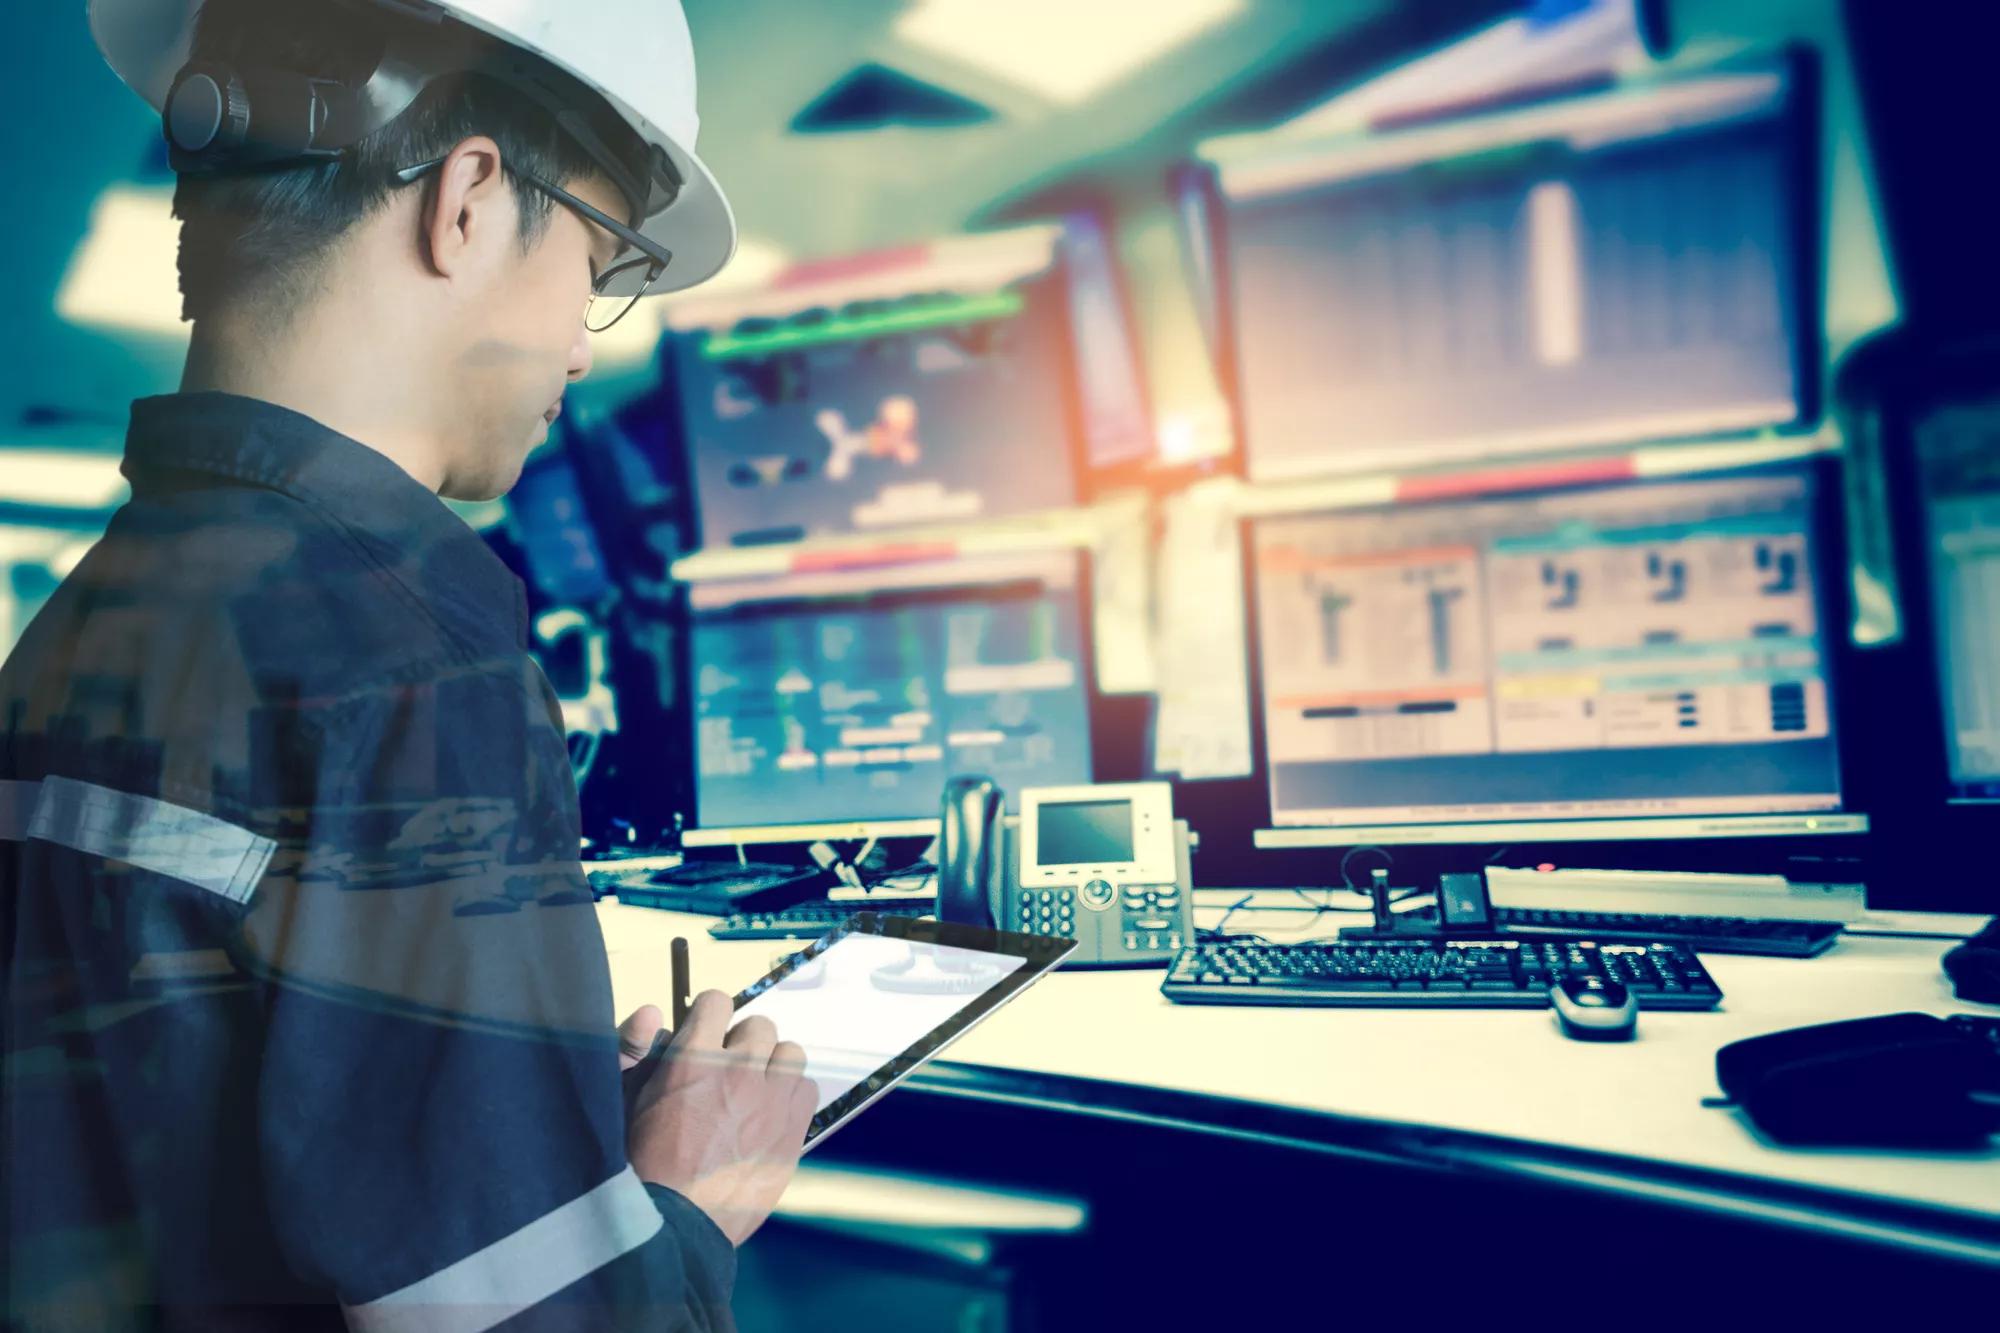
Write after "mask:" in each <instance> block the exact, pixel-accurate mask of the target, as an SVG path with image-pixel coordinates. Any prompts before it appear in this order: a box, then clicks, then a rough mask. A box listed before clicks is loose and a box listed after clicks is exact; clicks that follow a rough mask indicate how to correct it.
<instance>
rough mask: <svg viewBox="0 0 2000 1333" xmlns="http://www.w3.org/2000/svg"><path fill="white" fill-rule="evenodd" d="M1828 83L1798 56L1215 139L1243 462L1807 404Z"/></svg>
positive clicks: (1326, 464)
mask: <svg viewBox="0 0 2000 1333" xmlns="http://www.w3.org/2000/svg"><path fill="white" fill-rule="evenodd" d="M1815 103H1816V92H1815V80H1814V79H1813V77H1812V72H1811V68H1810V65H1809V64H1808V63H1806V62H1804V61H1789V60H1787V61H1780V62H1775V63H1759V64H1757V65H1755V66H1744V67H1741V68H1734V69H1714V70H1705V71H1702V72H1700V73H1697V74H1694V75H1691V76H1672V77H1665V78H1649V79H1641V80H1634V81H1632V82H1630V83H1627V84H1624V85H1623V86H1616V87H1610V88H1604V87H1592V88H1587V89H1576V88H1570V89H1567V90H1561V91H1557V90H1553V89H1552V90H1550V95H1549V96H1546V97H1543V98H1540V99H1524V100H1522V101H1521V102H1519V103H1518V104H1516V105H1511V106H1504V107H1496V106H1492V105H1485V106H1481V107H1479V108H1477V109H1476V110H1474V111H1473V112H1471V113H1469V114H1467V115H1464V116H1462V117H1457V118H1453V119H1450V120H1442V119H1437V120H1430V121H1425V122H1416V121H1411V122H1407V123H1401V124H1390V125H1383V126H1380V127H1377V128H1375V129H1373V130H1371V131H1370V132H1367V133H1364V134H1355V133H1347V132H1345V131H1343V132H1341V133H1339V134H1336V135H1331V136H1328V137H1326V138H1325V139H1322V140H1307V139H1302V138H1301V137H1300V136H1297V135H1293V136H1288V137H1287V138H1285V139H1284V140H1283V141H1282V144H1281V146H1276V147H1274V148H1273V149H1272V150H1271V151H1270V152H1268V153H1266V152H1263V151H1261V150H1258V149H1249V148H1245V147H1244V146H1242V145H1241V144H1240V143H1238V144H1233V145H1230V146H1228V147H1225V148H1221V149H1219V150H1218V152H1217V154H1216V155H1215V158H1214V161H1215V164H1216V168H1217V174H1218V177H1219V186H1220V194H1221V198H1222V201H1223V210H1222V219H1221V225H1220V232H1221V235H1222V240H1223V245H1222V251H1223V262H1222V264H1221V265H1220V267H1221V268H1222V269H1223V272H1224V275H1225V281H1226V284H1227V288H1228V297H1229V300H1228V304H1229V312H1228V319H1227V324H1228V327H1229V330H1230V333H1231V337H1230V338H1229V340H1228V341H1229V350H1230V355H1231V357H1232V360H1233V362H1234V366H1233V371H1234V374H1233V378H1234V380H1235V383H1236V388H1237V398H1238V403H1239V411H1240V413H1241V418H1242V435H1243V440H1244V451H1245V457H1246V464H1247V470H1248V472H1249V475H1250V476H1251V478H1252V479H1253V480H1257V481H1278V480H1285V479H1290V478H1298V477H1302V476H1309V475H1317V474H1323V473H1327V472H1339V471H1355V470H1395V469H1402V468H1411V467H1419V466H1431V465H1436V464H1439V463H1465V462H1474V461H1481V460H1485V459H1490V458H1495V457H1500V456H1505V455H1510V454H1512V455H1520V454H1527V453H1547V452H1550V451H1552V450H1558V449H1563V448H1591V447H1604V446H1608V445H1618V444H1625V443H1631V442H1638V441H1644V440H1651V439H1661V438H1685V437H1689V436H1698V435H1715V434H1730V433H1741V432H1748V431H1753V430H1758V429H1762V428H1767V427H1774V426H1776V427H1782V426H1787V425H1791V424H1793V423H1797V422H1800V421H1803V420H1805V419H1809V418H1810V416H1811V415H1812V414H1813V413H1814V411H1816V406H1817V405H1816V402H1815V387H1816V383H1817V376H1818V373H1819V370H1818V367H1819V356H1820V353H1819V341H1820V340H1819V336H1818V328H1819V321H1818V319H1817V317H1816V299H1817V286H1816V274H1817V264H1816V262H1815V259H1814V250H1815V238H1816V236H1817V232H1818V228H1817V225H1816V223H1815V221H1814V218H1815V213H1814V201H1815V200H1816V199H1817V197H1818V196H1817V190H1816V189H1815V186H1814V178H1815V163H1816V161H1817V148H1818V145H1817V140H1816V136H1815V134H1814V132H1813V123H1814V120H1815V116H1814V108H1815Z"/></svg>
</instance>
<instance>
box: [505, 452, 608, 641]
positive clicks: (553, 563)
mask: <svg viewBox="0 0 2000 1333" xmlns="http://www.w3.org/2000/svg"><path fill="white" fill-rule="evenodd" d="M507 514H508V517H509V519H510V520H511V523H510V525H509V529H510V531H511V532H512V534H513V536H514V539H515V541H517V542H518V543H519V544H520V546H521V550H522V556H523V558H524V559H525V560H526V562H527V566H528V577H529V578H530V579H531V580H532V581H533V582H534V585H535V588H536V590H537V591H538V592H540V593H541V595H542V596H543V597H544V598H547V599H548V600H550V601H552V602H555V603H558V604H561V605H566V606H587V605H589V604H590V603H592V602H594V601H596V600H597V599H598V598H599V597H601V596H603V595H604V594H605V593H606V592H607V591H609V590H610V587H611V577H610V573H609V571H608V568H607V566H606V564H605V560H604V550H603V547H602V545H601V544H600V543H599V541H598V537H597V531H596V529H595V528H593V527H592V526H591V523H590V518H589V515H588V514H587V513H586V512H585V510H584V504H583V492H582V490H581V488H580V487H579V485H578V482H577V476H576V467H575V464H573V463H572V462H571V461H570V459H569V455H568V454H567V453H565V452H564V451H563V450H562V449H554V450H550V451H549V452H547V453H544V454H541V455H538V456H537V457H535V458H534V459H532V460H530V461H529V463H528V465H527V466H526V467H525V468H523V469H522V470H521V479H520V481H518V482H516V483H515V485H514V489H513V490H511V491H509V492H508V493H507Z"/></svg>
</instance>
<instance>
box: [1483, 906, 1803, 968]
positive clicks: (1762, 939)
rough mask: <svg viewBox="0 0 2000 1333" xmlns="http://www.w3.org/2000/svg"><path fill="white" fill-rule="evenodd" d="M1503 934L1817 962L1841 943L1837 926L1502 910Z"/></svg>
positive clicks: (1497, 920)
mask: <svg viewBox="0 0 2000 1333" xmlns="http://www.w3.org/2000/svg"><path fill="white" fill-rule="evenodd" d="M1493 924H1494V926H1495V927H1496V928H1497V930H1498V931H1499V933H1501V934H1505V935H1513V936H1520V937H1528V936H1537V935H1557V936H1564V937H1569V938H1574V937H1576V936H1586V937H1588V938H1590V939H1595V940H1663V941H1666V942H1668V943H1671V944H1684V945H1686V946H1687V947H1688V948H1690V949H1695V950H1698V951H1700V952H1702V953H1737V954H1761V955H1764V956H1766V957H1770V958H1811V957H1814V956H1815V955H1818V954H1822V953H1825V952H1826V951H1827V950H1828V949H1831V948H1832V947H1833V946H1834V943H1835V942H1836V941H1838V940H1839V939H1840V936H1841V925H1840V923H1839V922H1837V921H1767V920H1760V919H1752V918H1748V917H1728V916H1681V915H1652V914H1649V913H1641V912H1558V911H1542V910H1540V909H1536V908H1517V907H1502V908H1500V909H1499V910H1497V911H1496V912H1494V914H1493Z"/></svg>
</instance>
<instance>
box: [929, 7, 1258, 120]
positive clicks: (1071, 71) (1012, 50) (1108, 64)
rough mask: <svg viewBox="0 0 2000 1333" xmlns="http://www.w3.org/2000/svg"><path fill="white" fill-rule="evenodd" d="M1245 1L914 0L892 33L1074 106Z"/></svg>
mask: <svg viewBox="0 0 2000 1333" xmlns="http://www.w3.org/2000/svg"><path fill="white" fill-rule="evenodd" d="M1244 7H1245V0H1145V3H1143V4H1130V3H1106V2H1105V0H916V3H915V4H913V5H912V6H911V7H910V8H909V9H908V10H906V11H904V13H903V15H902V16H901V17H900V18H898V19H897V20H896V23H895V28H894V32H895V35H896V36H897V37H898V38H899V39H900V40H902V41H904V42H907V43H908V44H909V45H911V46H913V47H917V48H919V49H921V50H925V51H931V52H934V53H936V54H938V55H943V56H947V57H949V58H951V59H953V60H957V61H961V62H963V63H965V64H967V65H970V66H972V67H974V68H975V69H979V70H983V71H985V72H987V73H990V74H993V75H995V76H997V77H999V78H1001V79H1004V80H1006V81H1007V82H1009V83H1013V84H1017V85H1019V86H1020V87H1023V88H1026V89H1029V90H1030V91H1032V92H1035V93H1038V94H1040V95H1041V96H1043V97H1046V98H1048V99H1049V100H1050V101H1053V102H1060V103H1064V104H1072V105H1073V104H1075V103H1079V102H1084V101H1087V100H1089V99H1090V98H1091V97H1092V96H1094V95H1096V94H1097V93H1098V92H1099V91H1101V90H1103V89H1105V88H1108V87H1110V86H1111V85H1112V84H1114V83H1116V82H1118V81H1119V80H1120V79H1122V78H1124V77H1125V76H1126V75H1128V74H1131V73H1133V72H1135V71H1137V70H1139V69H1140V68H1142V67H1144V66H1145V65H1148V64H1150V63H1151V62H1153V61H1154V60H1157V59H1159V58H1160V57H1161V56H1163V55H1165V54H1166V53H1167V52H1169V51H1171V50H1173V49H1174V48H1176V47H1179V46H1182V45H1184V44H1186V43H1187V42H1189V41H1191V40H1192V39H1193V38H1195V37H1196V36H1197V35H1199V34H1201V33H1203V32H1206V31H1207V30H1208V29H1210V28H1212V27H1214V26H1216V25H1217V24H1219V23H1222V22H1224V21H1225V20H1228V19H1231V18H1234V17H1236V16H1237V15H1239V14H1241V13H1242V12H1243V9H1244Z"/></svg>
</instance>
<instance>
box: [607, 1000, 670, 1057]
mask: <svg viewBox="0 0 2000 1333" xmlns="http://www.w3.org/2000/svg"><path fill="white" fill-rule="evenodd" d="M666 1024H667V1020H666V1016H665V1015H663V1014H662V1013H661V1012H660V1009H659V1006H658V1005H651V1004H642V1005H640V1006H639V1007H638V1008H637V1009H636V1010H634V1011H633V1012H632V1016H631V1017H630V1018H627V1019H626V1020H625V1021H624V1022H623V1023H620V1024H619V1025H618V1067H619V1068H620V1069H630V1068H631V1067H632V1066H633V1065H636V1064H638V1063H639V1062H640V1061H641V1060H643V1059H645V1058H646V1055H647V1053H648V1052H649V1051H651V1050H652V1049H653V1039H654V1038H655V1037H657V1036H659V1035H660V1029H661V1028H663V1027H665V1026H666Z"/></svg>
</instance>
